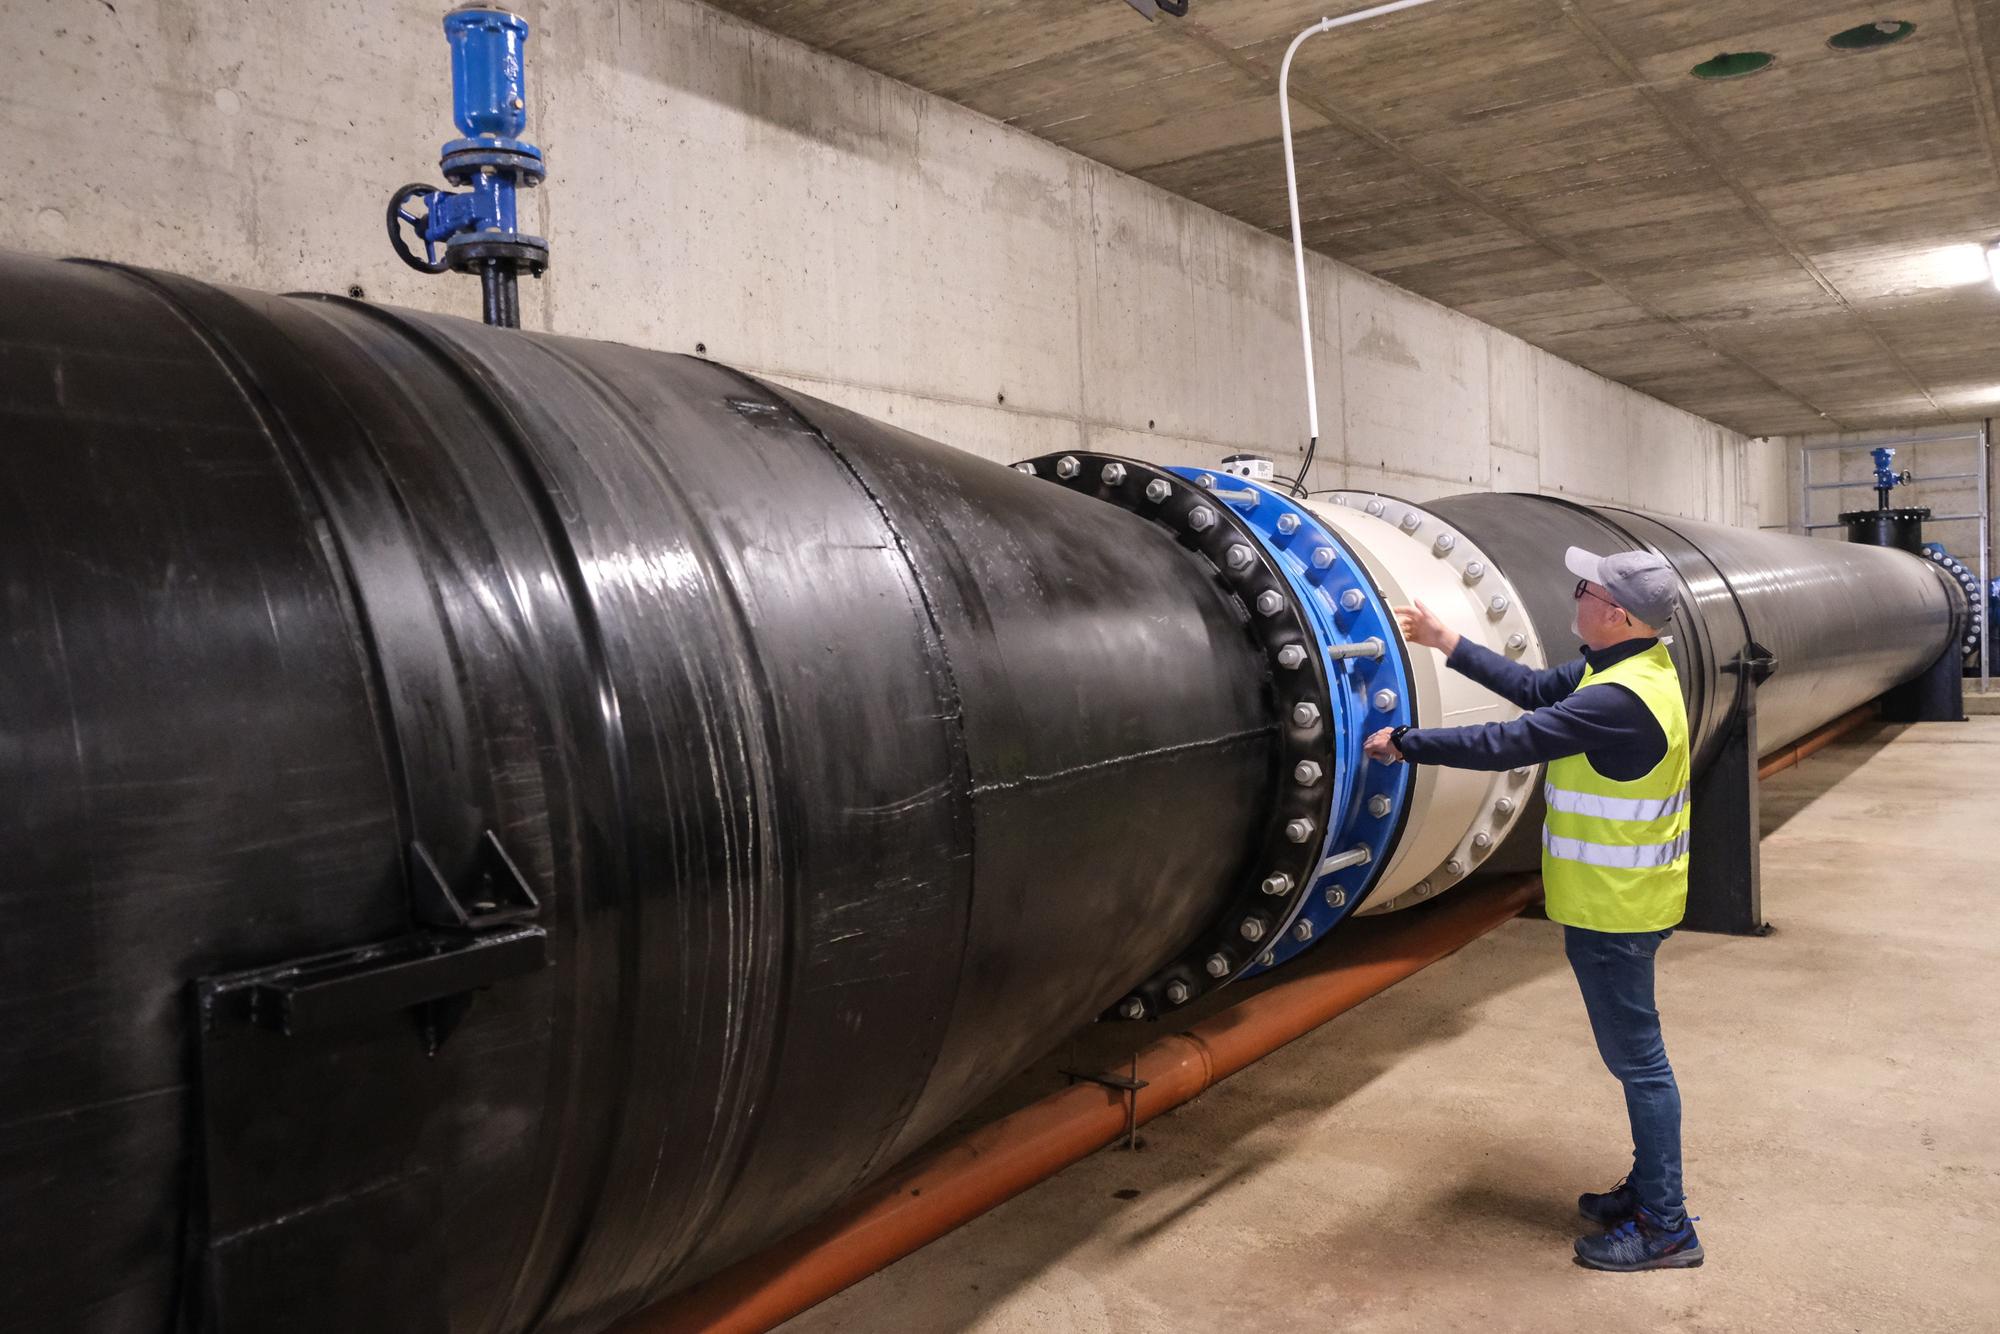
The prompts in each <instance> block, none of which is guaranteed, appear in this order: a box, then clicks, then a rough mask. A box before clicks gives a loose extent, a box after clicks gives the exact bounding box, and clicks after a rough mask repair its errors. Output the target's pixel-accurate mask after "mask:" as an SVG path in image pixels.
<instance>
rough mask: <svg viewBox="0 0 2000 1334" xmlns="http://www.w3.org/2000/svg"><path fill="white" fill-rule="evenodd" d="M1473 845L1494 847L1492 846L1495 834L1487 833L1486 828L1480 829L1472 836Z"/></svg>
mask: <svg viewBox="0 0 2000 1334" xmlns="http://www.w3.org/2000/svg"><path fill="white" fill-rule="evenodd" d="M1472 846H1473V847H1475V848H1490V847H1492V846H1493V835H1491V834H1489V833H1487V832H1486V831H1485V830H1484V829H1482V830H1480V831H1479V832H1478V833H1476V834H1474V835H1473V836H1472Z"/></svg>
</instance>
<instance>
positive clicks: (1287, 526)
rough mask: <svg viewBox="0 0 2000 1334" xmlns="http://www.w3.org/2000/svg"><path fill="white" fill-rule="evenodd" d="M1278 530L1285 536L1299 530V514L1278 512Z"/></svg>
mask: <svg viewBox="0 0 2000 1334" xmlns="http://www.w3.org/2000/svg"><path fill="white" fill-rule="evenodd" d="M1278 531H1279V532H1281V533H1283V534H1284V535H1285V536H1286V537H1290V536H1291V535H1292V534H1293V533H1296V532H1297V531H1299V516H1298V515H1296V514H1280V515H1279V516H1278Z"/></svg>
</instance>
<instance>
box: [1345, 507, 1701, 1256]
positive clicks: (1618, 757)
mask: <svg viewBox="0 0 2000 1334" xmlns="http://www.w3.org/2000/svg"><path fill="white" fill-rule="evenodd" d="M1566 563H1567V564H1568V566H1569V569H1570V573H1572V574H1574V575H1576V576H1577V585H1576V595H1575V596H1576V607H1577V609H1576V618H1575V620H1574V622H1573V624H1572V627H1571V628H1572V629H1573V630H1574V631H1575V632H1576V634H1577V636H1578V637H1579V638H1580V639H1582V640H1583V644H1584V653H1583V656H1582V657H1581V658H1579V659H1576V660H1575V661H1572V662H1568V663H1565V664H1563V665H1562V666H1560V667H1551V668H1548V669H1546V670H1544V671H1539V672H1538V671H1535V670H1533V669H1531V668H1528V667H1525V666H1523V665H1522V664H1520V663H1517V662H1512V661H1510V660H1508V659H1506V658H1503V657H1501V656H1500V655H1499V654H1497V653H1494V652H1492V651H1491V650H1490V649H1487V648H1485V647H1483V646H1481V645H1479V644H1475V643H1472V642H1471V641H1470V640H1465V639H1461V638H1460V637H1459V636H1458V635H1457V634H1455V633H1453V632H1452V631H1451V630H1450V629H1449V628H1448V627H1446V626H1445V625H1444V623H1443V622H1441V621H1440V620H1438V618H1437V617H1436V616H1435V615H1433V614H1432V613H1431V611H1430V609H1429V608H1427V607H1425V606H1424V605H1423V604H1422V603H1419V604H1417V605H1416V606H1414V607H1398V608H1396V620H1397V622H1398V624H1399V625H1400V626H1401V628H1402V631H1403V637H1404V638H1405V639H1407V640H1409V641H1410V642H1411V643H1415V644H1424V645H1427V646H1429V647H1431V648H1434V649H1438V650H1440V651H1441V652H1443V653H1445V654H1446V655H1447V663H1448V665H1450V666H1451V667H1452V668H1453V669H1455V670H1457V671H1459V672H1462V673H1464V674H1465V675H1466V676H1469V677H1471V678H1472V679H1473V680H1475V681H1477V682H1479V683H1480V684H1481V685H1483V686H1485V687H1486V688H1487V689H1489V690H1492V691H1493V692H1494V693H1496V694H1498V695H1500V696H1502V697H1503V698H1505V699H1508V700H1510V701H1512V702H1513V703H1514V704H1517V705H1519V706H1520V707H1521V708H1523V709H1527V710H1529V712H1527V713H1524V714H1522V715H1521V716H1520V717H1518V718H1516V719H1514V720H1513V721H1511V722H1505V723H1486V724H1483V725H1481V726H1475V727H1442V728H1429V729H1411V728H1407V727H1396V728H1383V729H1382V730H1381V731H1379V732H1377V733H1375V734H1374V735H1373V736H1371V737H1369V738H1368V741H1367V746H1366V749H1367V753H1368V755H1369V756H1370V757H1371V758H1373V759H1376V760H1379V761H1381V762H1382V763H1385V764H1394V763H1397V762H1399V761H1402V760H1409V761H1411V762H1412V763H1416V764H1442V765H1449V766H1451V767H1454V768H1461V769H1516V768H1520V767H1521V766H1523V765H1528V764H1544V763H1545V764H1547V765H1548V774H1547V778H1546V780H1545V781H1544V784H1543V789H1542V791H1543V795H1544V796H1545V797H1546V798H1547V801H1548V817H1547V821H1546V823H1545V824H1544V825H1543V828H1542V887H1543V892H1544V895H1545V897H1546V900H1547V910H1548V915H1549V919H1550V920H1551V921H1554V922H1560V923H1561V924H1562V927H1563V941H1564V948H1565V952H1566V953H1567V954H1568V955H1569V962H1570V967H1571V968H1572V969H1574V970H1575V972H1576V981H1577V986H1578V987H1579V988H1580V989H1581V990H1582V992H1583V1004H1584V1008H1585V1010H1587V1011H1588V1012H1589V1015H1590V1027H1591V1032H1592V1033H1593V1034H1594V1035H1595V1036H1596V1038H1597V1050H1598V1052H1599V1053H1600V1054H1601V1055H1602V1056H1603V1057H1604V1064H1605V1065H1606V1066H1608V1067H1609V1068H1610V1070H1611V1073H1612V1074H1614V1075H1616V1076H1617V1077H1618V1080H1619V1082H1620V1083H1622V1084H1623V1085H1624V1086H1625V1108H1626V1111H1627V1113H1628V1114H1629V1115H1630V1117H1631V1121H1632V1170H1631V1173H1630V1174H1629V1175H1628V1176H1627V1177H1626V1178H1625V1180H1623V1181H1621V1182H1619V1183H1618V1184H1617V1185H1616V1186H1614V1187H1612V1189H1611V1190H1609V1191H1606V1192H1604V1193H1602V1194H1599V1193H1586V1194H1585V1195H1583V1196H1582V1197H1581V1198H1580V1199H1579V1200H1578V1201H1577V1207H1578V1209H1579V1210H1580V1211H1581V1212H1582V1214H1583V1216H1584V1217H1585V1218H1587V1219H1589V1220H1590V1221H1592V1222H1594V1223H1598V1224H1600V1225H1602V1226H1604V1227H1605V1228H1606V1229H1608V1230H1607V1231H1605V1232H1603V1233H1602V1234H1594V1235H1589V1236H1583V1237H1579V1238H1577V1241H1576V1254H1577V1259H1578V1260H1579V1261H1581V1262H1582V1263H1583V1264H1586V1265H1589V1266H1590V1267H1592V1268H1594V1269H1613V1270H1620V1271H1626V1270H1636V1269H1668V1268H1687V1267H1691V1266H1694V1265H1698V1264H1700V1263H1701V1262H1702V1249H1701V1242H1700V1241H1699V1240H1698V1239H1697V1238H1696V1236H1695V1232H1694V1225H1693V1222H1692V1221H1691V1220H1690V1219H1689V1218H1688V1215H1687V1211H1686V1209H1685V1208H1684V1207H1683V1204H1684V1200H1683V1197H1682V1193H1681V1095H1680V1088H1679V1086H1678V1085H1676V1084H1675V1083H1674V1072H1673V1067H1672V1066H1670V1065H1668V1064H1667V1049H1666V1044H1665V1043H1664V1041H1663V1040H1662V1039H1661V1036H1660V1014H1659V1011H1658V1010H1657V1009H1656V1008H1655V1007H1654V1003H1653V958H1654V954H1655V952H1656V951H1658V949H1659V947H1660V945H1661V943H1662V942H1663V941H1665V940H1666V938H1667V937H1668V936H1671V935H1672V934H1673V927H1674V926H1675V925H1676V924H1677V923H1679V921H1680V920H1681V915H1682V912H1683V911H1684V909H1685V908H1686V905H1687V865H1688V857H1687V849H1688V826H1689V814H1690V812H1689V809H1688V723H1687V709H1686V706H1685V705H1684V704H1683V703H1682V699H1681V688H1680V678H1679V676H1678V675H1677V674H1676V673H1675V671H1674V664H1673V659H1672V658H1670V657H1669V656H1668V655H1667V649H1666V645H1665V644H1664V643H1662V642H1661V639H1660V627H1663V626H1665V625H1666V624H1667V621H1668V619H1669V618H1670V617H1671V616H1672V614H1673V608H1674V591H1675V587H1676V581H1675V576H1674V572H1673V570H1672V568H1671V567H1669V566H1668V565H1667V563H1666V562H1665V561H1664V560H1662V559H1660V557H1658V556H1656V555H1654V554H1652V553H1651V552H1643V551H1621V552H1618V553H1616V554H1614V555H1610V556H1595V555H1592V554H1591V553H1590V552H1587V551H1584V550H1582V549H1581V548H1579V547H1571V548H1570V549H1569V552H1568V555H1567V558H1566Z"/></svg>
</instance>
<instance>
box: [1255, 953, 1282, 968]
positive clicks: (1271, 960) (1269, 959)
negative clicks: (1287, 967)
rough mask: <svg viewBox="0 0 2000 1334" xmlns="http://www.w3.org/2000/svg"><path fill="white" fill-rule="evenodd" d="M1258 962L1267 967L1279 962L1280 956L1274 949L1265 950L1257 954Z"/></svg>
mask: <svg viewBox="0 0 2000 1334" xmlns="http://www.w3.org/2000/svg"><path fill="white" fill-rule="evenodd" d="M1257 962H1258V963H1261V964H1263V965H1264V966H1265V967H1266V968H1269V967H1271V966H1272V965H1273V964H1275V963H1277V962H1278V956H1277V954H1276V953H1275V952H1274V951H1271V950H1265V951H1264V952H1263V953H1262V954H1260V955H1258V956H1257Z"/></svg>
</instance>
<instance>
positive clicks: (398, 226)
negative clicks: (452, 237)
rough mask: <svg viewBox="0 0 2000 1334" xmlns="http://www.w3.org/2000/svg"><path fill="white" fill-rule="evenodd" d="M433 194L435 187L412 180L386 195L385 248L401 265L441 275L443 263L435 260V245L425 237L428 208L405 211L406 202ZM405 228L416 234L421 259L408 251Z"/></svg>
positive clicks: (428, 228) (427, 223)
mask: <svg viewBox="0 0 2000 1334" xmlns="http://www.w3.org/2000/svg"><path fill="white" fill-rule="evenodd" d="M436 193H438V187H436V186H435V185H426V184H424V183H423V182H422V181H412V182H411V183H410V184H408V185H405V186H403V187H402V188H401V189H399V190H397V191H396V193H394V194H392V195H390V196H389V212H388V223H389V245H390V246H391V247H392V248H393V249H394V250H395V252H396V254H397V256H398V257H399V258H400V259H401V260H402V261H403V263H405V264H407V265H409V266H410V267H411V268H413V269H415V270H416V271H417V272H418V273H443V272H444V271H445V269H446V267H447V265H446V263H445V261H444V260H442V259H440V258H439V257H438V243H437V242H436V241H433V240H431V239H430V236H429V234H428V233H429V230H430V220H431V218H430V213H429V211H428V208H426V211H425V212H423V213H415V212H412V211H411V210H410V208H409V204H410V201H412V200H414V199H421V198H425V197H427V196H429V195H434V194H436ZM405 228H408V229H410V230H413V231H414V232H415V233H416V239H417V240H418V241H419V242H421V243H422V245H423V247H424V253H423V257H422V258H421V259H420V258H418V257H417V253H416V252H415V251H414V250H412V249H411V248H410V242H409V238H408V236H407V234H406V233H405V230H404V229H405Z"/></svg>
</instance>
